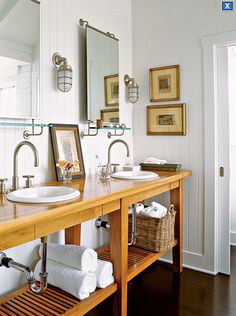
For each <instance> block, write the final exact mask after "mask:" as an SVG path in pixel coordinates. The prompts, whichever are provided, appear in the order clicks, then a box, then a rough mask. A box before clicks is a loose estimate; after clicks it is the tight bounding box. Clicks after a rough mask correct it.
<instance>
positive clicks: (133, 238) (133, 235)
mask: <svg viewBox="0 0 236 316" xmlns="http://www.w3.org/2000/svg"><path fill="white" fill-rule="evenodd" d="M137 206H138V204H137V203H135V204H133V205H132V231H131V233H130V241H129V242H128V246H133V245H135V244H136V236H137V232H136V214H137Z"/></svg>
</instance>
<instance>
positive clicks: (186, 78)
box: [132, 0, 236, 271]
mask: <svg viewBox="0 0 236 316" xmlns="http://www.w3.org/2000/svg"><path fill="white" fill-rule="evenodd" d="M132 7H133V10H132V13H133V52H134V53H133V74H134V76H135V79H136V80H137V82H138V83H139V86H140V99H139V102H138V104H136V105H135V106H134V157H135V162H136V163H138V162H140V161H142V160H143V159H144V158H145V157H148V156H156V157H159V158H163V159H167V160H168V161H169V162H179V163H181V164H182V166H183V168H184V169H191V170H192V171H193V175H192V177H191V178H190V179H188V180H186V181H185V198H184V250H185V254H184V263H185V264H186V265H188V266H193V267H195V268H198V269H203V270H204V266H206V265H205V262H204V257H203V255H204V243H203V240H204V239H203V237H204V235H203V229H204V207H203V202H204V194H203V193H204V159H203V158H204V134H203V121H204V113H203V109H204V108H203V106H204V105H203V63H202V48H201V44H200V43H201V42H200V40H201V37H203V36H206V35H210V34H214V33H220V32H227V31H231V30H234V29H236V13H235V11H233V12H222V11H221V1H219V0H217V1H216V0H207V1H206V0H198V1H195V0H188V1H186V0H178V1H172V0H166V1H162V0H148V1H146V0H133V2H132ZM174 64H179V65H180V91H181V97H180V101H178V102H184V103H186V104H187V136H182V137H176V136H172V137H170V136H163V137H161V136H147V135H146V120H145V117H146V105H150V104H151V103H150V100H149V73H148V70H149V68H153V67H158V66H165V65H174ZM178 102H176V103H178ZM166 103H175V102H166ZM154 104H162V103H153V105H154ZM206 106H207V105H206ZM205 211H206V212H207V210H205ZM210 233H211V232H209V234H210ZM212 271H213V267H212Z"/></svg>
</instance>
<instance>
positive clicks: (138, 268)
mask: <svg viewBox="0 0 236 316" xmlns="http://www.w3.org/2000/svg"><path fill="white" fill-rule="evenodd" d="M177 243H178V241H177V240H175V241H174V244H173V246H172V247H170V248H168V249H166V250H165V251H163V252H152V251H148V250H144V249H141V248H138V247H135V246H132V247H129V252H128V281H130V280H132V279H133V278H134V277H135V276H136V275H138V274H139V273H140V272H142V271H143V270H144V269H146V268H147V267H148V266H150V265H151V264H152V263H153V262H155V261H156V260H158V259H159V258H161V257H162V256H164V255H165V254H166V253H167V252H169V251H170V250H171V249H172V248H173V247H174V246H176V245H177ZM97 252H98V258H99V259H101V260H106V261H111V257H110V248H109V245H108V246H104V247H101V248H99V250H97Z"/></svg>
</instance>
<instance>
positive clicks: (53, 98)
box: [0, 0, 133, 295]
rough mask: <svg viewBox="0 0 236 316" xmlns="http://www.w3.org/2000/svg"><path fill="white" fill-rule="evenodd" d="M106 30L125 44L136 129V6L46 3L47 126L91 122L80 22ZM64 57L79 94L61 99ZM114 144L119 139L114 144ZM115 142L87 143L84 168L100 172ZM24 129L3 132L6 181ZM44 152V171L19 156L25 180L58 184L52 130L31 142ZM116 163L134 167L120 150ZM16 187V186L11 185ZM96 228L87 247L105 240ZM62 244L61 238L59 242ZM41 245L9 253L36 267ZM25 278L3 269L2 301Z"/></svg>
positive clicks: (124, 113)
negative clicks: (58, 74)
mask: <svg viewBox="0 0 236 316" xmlns="http://www.w3.org/2000/svg"><path fill="white" fill-rule="evenodd" d="M80 18H83V19H85V20H88V21H89V23H90V24H91V25H93V26H95V27H97V28H99V29H101V30H104V31H110V32H112V33H114V34H115V35H116V36H117V37H118V38H119V39H120V83H121V86H120V87H121V88H120V116H121V120H122V122H124V123H125V124H126V126H129V127H132V121H133V120H132V106H131V104H130V103H128V102H127V101H126V98H125V88H124V84H123V80H122V78H123V76H124V74H125V73H129V74H132V20H131V0H119V1H115V0H96V1H93V0H50V1H47V0H42V1H41V115H40V117H41V121H42V122H46V123H49V122H50V123H78V122H79V121H85V119H86V117H85V74H84V68H85V55H84V44H83V41H84V29H83V28H81V27H80V26H79V19H80ZM56 51H58V52H60V53H61V54H62V55H63V56H66V57H67V58H68V61H69V63H70V64H71V65H72V67H73V71H74V80H73V88H72V90H71V91H70V92H68V93H64V94H63V93H61V92H59V91H58V90H57V89H56V87H55V71H54V69H53V65H52V62H51V57H52V54H53V53H54V52H56ZM122 138H123V139H124V140H126V141H127V142H128V143H129V146H130V151H131V153H132V152H133V145H132V140H133V135H132V132H130V131H129V132H126V133H125V135H124V136H123V137H122ZM113 139H114V138H113ZM113 139H111V140H109V139H108V138H107V136H106V133H105V132H100V134H99V136H97V137H90V138H85V139H84V140H82V148H83V154H84V162H85V167H86V172H87V174H89V173H94V172H95V165H96V162H95V155H96V154H98V155H99V157H100V159H101V160H102V161H106V160H107V148H108V146H109V143H110V142H111V141H112V140H113ZM22 140H23V138H22V129H19V128H2V127H1V128H0V143H1V148H2V149H1V150H0V162H1V163H0V176H1V177H7V178H9V179H11V176H12V164H13V161H12V160H13V151H14V148H15V146H16V145H17V143H19V142H20V141H22ZM30 141H32V142H33V143H34V144H35V145H36V146H37V148H38V150H39V157H40V167H39V168H34V167H33V157H32V153H31V152H30V150H29V149H28V148H22V150H21V152H20V154H19V170H20V175H23V174H31V173H33V174H35V176H36V181H37V182H45V181H48V180H51V179H55V174H54V166H53V160H52V151H51V144H50V139H49V134H48V130H47V129H45V130H44V133H43V135H42V136H41V137H33V138H31V139H30ZM112 158H113V160H114V161H116V162H118V163H121V164H123V163H127V162H131V163H132V156H131V158H126V152H125V148H123V147H122V146H121V145H119V144H118V145H116V146H115V147H114V148H113V152H112ZM9 184H10V181H9ZM100 234H101V233H98V232H97V230H96V229H95V227H94V221H91V222H87V223H85V224H83V226H82V244H84V245H87V246H91V247H96V246H97V245H98V244H100V243H102V242H103V240H104V238H103V236H102V235H100ZM58 239H60V240H62V238H56V237H55V236H54V241H55V240H56V241H57V240H58ZM37 244H38V241H34V242H30V243H28V244H25V245H21V246H19V247H16V248H13V249H10V250H7V251H6V252H7V254H8V255H9V256H11V257H12V258H14V259H15V260H18V261H20V262H22V263H25V264H31V263H32V262H33V261H34V260H35V258H36V245H37ZM24 281H25V279H24V276H23V275H22V274H21V273H18V272H17V271H13V270H7V269H3V268H2V269H0V295H3V294H4V293H7V292H9V291H11V290H13V289H14V288H16V287H18V286H19V285H20V284H21V283H22V282H24Z"/></svg>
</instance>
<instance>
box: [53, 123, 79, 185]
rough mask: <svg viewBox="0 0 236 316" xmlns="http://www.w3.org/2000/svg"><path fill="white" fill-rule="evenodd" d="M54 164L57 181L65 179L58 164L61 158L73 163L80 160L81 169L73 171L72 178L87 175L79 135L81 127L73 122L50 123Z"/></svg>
mask: <svg viewBox="0 0 236 316" xmlns="http://www.w3.org/2000/svg"><path fill="white" fill-rule="evenodd" d="M49 129H50V135H51V142H52V149H53V157H54V165H55V171H56V177H57V181H58V182H61V181H63V176H62V172H61V170H60V168H58V167H57V166H56V164H57V163H58V161H59V160H65V161H68V162H71V163H73V162H74V161H78V162H79V169H78V170H73V171H72V180H73V179H79V178H84V177H85V168H84V160H83V153H82V148H81V143H80V137H79V127H78V125H73V124H49Z"/></svg>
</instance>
